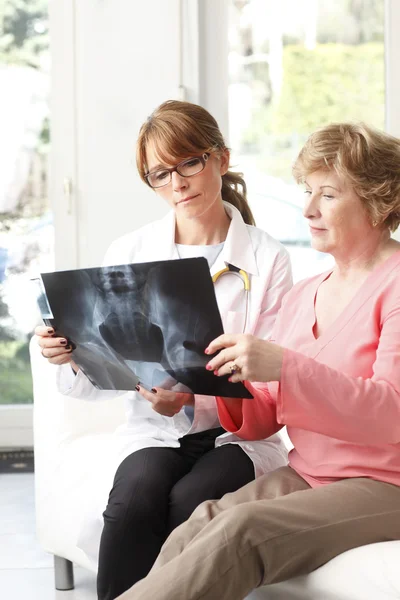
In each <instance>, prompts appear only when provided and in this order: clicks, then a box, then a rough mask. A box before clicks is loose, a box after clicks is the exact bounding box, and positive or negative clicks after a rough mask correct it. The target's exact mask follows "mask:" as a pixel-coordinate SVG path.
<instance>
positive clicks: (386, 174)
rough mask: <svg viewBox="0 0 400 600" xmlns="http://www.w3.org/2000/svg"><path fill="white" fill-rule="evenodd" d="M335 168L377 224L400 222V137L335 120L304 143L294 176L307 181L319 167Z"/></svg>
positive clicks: (300, 181) (392, 229)
mask: <svg viewBox="0 0 400 600" xmlns="http://www.w3.org/2000/svg"><path fill="white" fill-rule="evenodd" d="M331 169H334V170H335V171H336V173H337V174H338V175H339V176H340V177H342V178H343V179H344V180H345V181H347V182H348V183H349V184H350V185H351V187H352V189H353V190H354V191H355V193H356V194H357V195H358V197H359V198H360V199H361V200H362V202H363V203H364V205H365V209H366V211H367V214H368V215H369V217H370V219H371V221H372V223H373V224H374V225H380V226H382V227H385V228H386V227H387V228H388V229H390V231H395V230H396V229H397V227H398V225H399V224H400V140H399V139H397V138H395V137H393V136H391V135H388V134H387V133H384V132H383V131H378V130H376V129H373V128H372V127H369V126H368V125H366V124H365V123H332V124H331V125H327V126H326V127H322V128H321V129H318V130H317V131H316V132H315V133H313V134H312V135H311V136H310V137H309V138H308V140H307V142H306V143H305V145H304V146H303V148H302V150H301V151H300V154H299V155H298V157H297V159H296V161H295V163H294V165H293V176H294V178H295V179H296V181H297V183H303V182H304V180H305V179H306V177H307V176H308V175H310V174H311V173H313V172H314V171H318V170H331Z"/></svg>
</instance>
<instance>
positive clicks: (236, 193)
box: [136, 100, 255, 225]
mask: <svg viewBox="0 0 400 600" xmlns="http://www.w3.org/2000/svg"><path fill="white" fill-rule="evenodd" d="M149 143H152V144H154V147H155V151H156V153H157V156H158V158H159V159H160V160H161V161H162V162H165V164H166V165H168V164H174V163H176V162H180V161H181V160H184V159H185V158H188V157H190V156H199V155H201V154H204V153H205V152H207V153H209V154H215V155H216V156H220V155H221V153H222V152H223V151H224V150H225V149H227V146H226V144H225V141H224V138H223V135H222V133H221V131H220V129H219V127H218V123H217V121H216V120H215V119H214V117H213V116H212V115H210V113H209V112H208V111H207V110H205V109H204V108H203V107H201V106H198V105H197V104H192V103H190V102H181V101H179V100H168V101H167V102H164V103H163V104H161V105H160V106H159V107H158V108H156V109H155V111H154V112H153V113H152V114H151V115H150V117H149V118H148V119H147V120H146V122H145V123H143V125H142V127H141V129H140V132H139V137H138V141H137V146H136V164H137V168H138V171H139V175H140V177H141V179H142V180H143V181H144V182H145V183H147V180H146V177H145V176H146V175H147V173H148V169H147V165H146V149H147V147H148V145H149ZM221 195H222V198H223V200H225V201H226V202H229V203H230V204H233V206H235V207H236V208H237V209H238V210H239V212H240V214H241V215H242V218H243V220H244V222H245V223H247V224H248V225H254V224H255V221H254V217H253V214H252V212H251V209H250V206H249V204H248V202H247V189H246V183H245V181H244V179H243V175H242V173H236V172H234V171H229V170H228V171H227V172H226V173H225V175H223V176H222V189H221Z"/></svg>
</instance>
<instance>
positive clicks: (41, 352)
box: [40, 348, 47, 358]
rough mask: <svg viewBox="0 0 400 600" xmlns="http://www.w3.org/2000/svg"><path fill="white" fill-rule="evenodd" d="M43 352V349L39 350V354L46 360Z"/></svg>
mask: <svg viewBox="0 0 400 600" xmlns="http://www.w3.org/2000/svg"><path fill="white" fill-rule="evenodd" d="M43 351H44V348H42V349H41V351H40V354H41V355H42V356H43V358H47V356H45V355H44V354H43Z"/></svg>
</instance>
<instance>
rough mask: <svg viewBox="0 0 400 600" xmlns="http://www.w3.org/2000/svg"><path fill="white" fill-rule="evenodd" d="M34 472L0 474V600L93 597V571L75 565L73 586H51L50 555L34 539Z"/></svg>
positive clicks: (51, 567)
mask: <svg viewBox="0 0 400 600" xmlns="http://www.w3.org/2000/svg"><path fill="white" fill-rule="evenodd" d="M33 484H34V476H33V475H32V474H25V473H24V474H12V475H0V598H1V600H96V597H97V595H96V591H95V589H96V583H95V576H94V575H93V573H89V572H88V571H85V570H83V569H80V568H75V569H74V574H75V589H74V590H71V591H68V592H60V591H56V590H55V589H54V572H53V557H52V556H50V555H49V554H46V553H45V552H44V551H43V550H42V549H41V548H40V546H39V545H38V543H37V542H36V539H35V518H34V491H33Z"/></svg>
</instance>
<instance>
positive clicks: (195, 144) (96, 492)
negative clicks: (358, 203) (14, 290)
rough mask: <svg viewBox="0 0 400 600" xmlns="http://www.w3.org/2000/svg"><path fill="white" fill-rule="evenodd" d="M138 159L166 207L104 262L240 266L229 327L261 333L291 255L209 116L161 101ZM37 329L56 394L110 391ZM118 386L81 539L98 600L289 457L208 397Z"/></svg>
mask: <svg viewBox="0 0 400 600" xmlns="http://www.w3.org/2000/svg"><path fill="white" fill-rule="evenodd" d="M137 165H138V169H139V173H140V175H141V177H142V179H143V181H144V182H145V183H147V184H148V185H149V186H150V187H152V188H153V189H155V191H156V193H157V194H159V195H160V196H161V197H162V198H163V199H165V201H166V202H168V204H169V205H170V207H171V211H170V212H169V213H168V214H167V216H166V217H165V218H163V219H161V220H159V221H156V222H153V223H150V224H149V225H146V226H145V227H142V228H141V229H139V230H138V231H134V232H133V233H130V234H128V235H125V236H123V237H122V238H120V239H118V240H116V241H115V242H114V243H113V244H112V245H111V247H110V248H109V250H108V252H107V254H106V257H105V261H104V264H105V265H115V264H123V263H139V262H148V261H156V260H168V259H180V258H188V257H194V256H204V257H205V258H206V259H207V260H208V263H209V266H210V272H211V275H212V276H215V275H216V274H217V273H218V272H219V271H221V270H222V269H224V268H225V267H226V266H227V265H231V266H233V267H235V268H236V269H240V270H243V271H244V272H245V273H246V275H247V277H248V280H249V284H250V291H249V292H248V293H247V292H246V290H245V286H244V280H243V277H242V276H241V275H239V274H238V273H237V272H236V273H234V272H227V273H224V274H223V275H221V276H220V277H218V279H217V280H216V282H215V293H216V297H217V302H218V306H219V310H220V313H221V317H222V321H223V324H224V330H225V332H226V333H242V332H246V333H249V334H253V335H256V336H258V337H261V338H268V337H269V335H270V333H271V330H272V326H273V324H274V320H275V317H276V315H277V312H278V310H279V308H280V305H281V301H282V297H283V296H284V294H285V293H286V292H287V291H288V290H289V289H290V287H291V285H292V276H291V268H290V261H289V257H288V253H287V252H286V250H285V249H284V248H283V246H282V245H281V244H280V243H279V242H277V241H276V240H274V239H273V238H271V236H270V235H268V234H267V233H266V232H264V231H262V230H260V229H257V228H256V227H254V220H253V216H252V214H251V210H250V208H249V206H248V204H247V201H246V186H245V183H244V181H243V179H242V178H241V175H240V174H238V173H234V172H232V171H230V170H229V150H228V149H227V147H226V145H225V142H224V139H223V137H222V134H221V132H220V130H219V127H218V124H217V123H216V121H215V119H214V118H213V117H212V116H211V115H210V114H209V113H208V112H207V111H206V110H205V109H203V108H202V107H200V106H197V105H194V104H190V103H187V102H179V101H168V102H165V103H164V104H162V105H161V106H160V107H158V108H157V109H156V110H155V111H154V112H153V114H152V115H151V116H150V117H149V118H148V120H147V121H146V122H145V123H144V124H143V126H142V128H141V131H140V134H139V140H138V145H137ZM240 188H241V189H240ZM36 334H37V335H38V336H39V337H38V339H39V345H40V346H41V348H42V355H43V356H44V357H45V358H46V359H48V360H49V361H50V362H51V363H53V364H55V365H59V367H58V374H57V376H58V386H59V389H60V391H61V392H62V393H64V394H66V395H70V396H73V397H78V398H85V399H87V400H90V401H95V400H101V399H102V398H109V397H110V395H114V396H115V395H116V392H115V391H105V390H98V389H96V388H95V387H94V386H93V385H92V384H91V383H90V381H89V380H88V379H87V378H86V377H85V375H84V374H83V373H82V371H80V370H79V367H78V366H77V365H76V364H75V363H74V362H73V352H72V348H71V347H70V346H69V344H68V340H65V339H62V338H60V337H57V334H55V335H54V332H53V331H52V330H49V329H48V328H46V327H38V328H37V330H36ZM71 367H72V368H71ZM117 393H118V392H117ZM120 393H124V394H125V398H126V404H127V421H126V425H125V426H123V427H122V428H119V430H117V431H116V433H115V436H114V443H113V446H112V447H110V448H108V449H107V453H106V455H107V458H105V457H102V459H101V460H100V461H99V464H94V465H93V478H92V479H93V484H92V487H91V489H92V494H90V497H88V498H82V524H81V536H80V540H79V542H78V544H79V545H80V547H81V548H82V549H83V550H84V551H85V552H86V553H87V554H88V556H89V557H91V558H92V560H94V561H97V560H98V596H99V599H100V600H113V599H114V598H116V597H117V596H118V595H120V594H122V593H123V592H124V591H125V590H126V589H128V588H129V587H131V586H132V585H133V584H134V583H135V582H136V581H138V580H139V579H141V578H142V577H145V575H146V574H147V573H148V571H149V570H150V568H151V566H152V564H153V562H154V560H155V558H156V557H157V554H158V552H159V550H160V548H161V546H162V544H163V542H164V540H165V539H166V537H167V536H168V534H169V533H170V532H171V531H172V529H174V528H175V527H176V526H177V525H179V524H180V523H182V522H183V521H184V520H186V519H187V518H188V517H189V516H190V514H191V512H192V511H193V510H194V509H195V508H196V506H197V505H198V504H200V503H201V502H203V501H205V500H207V499H217V498H220V497H222V496H223V495H224V494H225V493H228V492H232V491H235V490H236V489H238V488H239V487H241V486H243V485H245V484H246V483H248V482H249V481H251V480H252V479H254V477H258V476H260V475H263V474H265V473H268V472H269V471H272V470H274V469H277V468H278V467H280V466H283V465H285V464H286V463H287V457H286V451H285V448H284V444H283V442H282V440H281V439H280V437H279V436H278V435H275V436H272V437H270V438H269V439H267V440H261V441H254V442H253V441H252V442H248V441H243V440H240V439H239V438H237V437H236V436H235V435H233V434H230V433H225V432H224V431H223V430H222V428H221V427H220V423H219V420H218V414H217V409H216V402H215V398H214V397H211V396H200V395H195V396H193V395H192V394H189V393H185V392H178V391H166V390H163V389H161V388H154V389H153V390H152V391H148V390H145V389H144V388H142V387H138V388H137V390H135V391H132V392H128V393H127V392H120ZM249 402H251V400H249ZM110 490H111V491H110ZM103 511H104V512H103ZM102 513H103V518H102Z"/></svg>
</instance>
